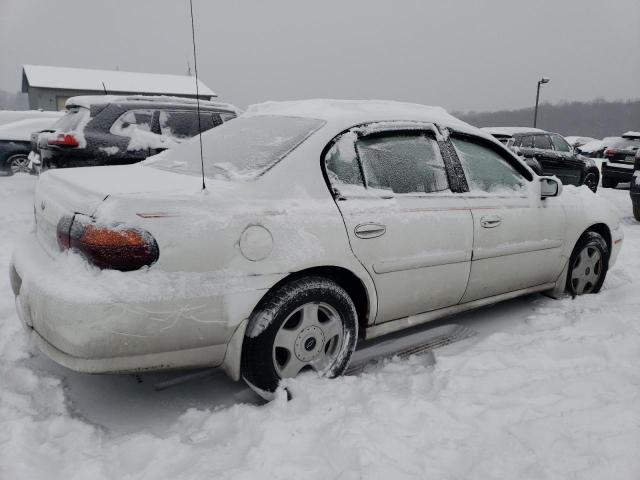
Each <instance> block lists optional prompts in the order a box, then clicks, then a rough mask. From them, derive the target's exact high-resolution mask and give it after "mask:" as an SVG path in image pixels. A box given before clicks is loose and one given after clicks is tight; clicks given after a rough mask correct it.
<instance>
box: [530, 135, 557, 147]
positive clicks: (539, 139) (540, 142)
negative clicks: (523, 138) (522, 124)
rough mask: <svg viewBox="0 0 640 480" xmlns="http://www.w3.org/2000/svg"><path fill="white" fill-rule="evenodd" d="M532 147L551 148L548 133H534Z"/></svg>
mask: <svg viewBox="0 0 640 480" xmlns="http://www.w3.org/2000/svg"><path fill="white" fill-rule="evenodd" d="M533 148H539V149H540V150H552V149H553V147H551V140H550V139H549V136H548V135H534V137H533Z"/></svg>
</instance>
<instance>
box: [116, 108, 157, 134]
mask: <svg viewBox="0 0 640 480" xmlns="http://www.w3.org/2000/svg"><path fill="white" fill-rule="evenodd" d="M152 121H153V110H129V111H128V112H126V113H124V114H122V115H121V116H120V118H118V119H117V120H116V121H115V122H114V123H113V125H112V126H111V130H110V131H111V133H113V134H115V135H125V136H131V132H132V131H133V130H142V131H144V132H150V131H151V122H152Z"/></svg>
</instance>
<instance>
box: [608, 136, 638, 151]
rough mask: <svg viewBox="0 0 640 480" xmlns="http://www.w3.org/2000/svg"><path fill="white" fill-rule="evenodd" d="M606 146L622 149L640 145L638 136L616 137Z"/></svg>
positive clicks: (635, 147)
mask: <svg viewBox="0 0 640 480" xmlns="http://www.w3.org/2000/svg"><path fill="white" fill-rule="evenodd" d="M608 146H609V147H613V148H620V149H623V150H635V149H637V148H638V147H640V138H617V139H615V140H614V141H612V142H611V143H609V144H608Z"/></svg>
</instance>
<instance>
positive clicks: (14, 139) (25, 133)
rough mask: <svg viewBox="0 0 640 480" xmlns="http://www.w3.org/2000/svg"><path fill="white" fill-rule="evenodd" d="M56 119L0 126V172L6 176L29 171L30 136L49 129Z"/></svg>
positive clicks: (23, 121)
mask: <svg viewBox="0 0 640 480" xmlns="http://www.w3.org/2000/svg"><path fill="white" fill-rule="evenodd" d="M55 122H56V117H54V116H49V117H41V118H29V119H24V120H17V121H15V122H11V123H6V124H4V125H0V172H2V173H4V174H6V175H13V174H14V173H20V172H24V173H26V172H28V171H29V159H28V156H29V151H30V149H31V146H30V145H31V143H30V142H31V134H32V133H33V132H39V131H41V130H45V129H47V128H50V127H51V125H53V123H55Z"/></svg>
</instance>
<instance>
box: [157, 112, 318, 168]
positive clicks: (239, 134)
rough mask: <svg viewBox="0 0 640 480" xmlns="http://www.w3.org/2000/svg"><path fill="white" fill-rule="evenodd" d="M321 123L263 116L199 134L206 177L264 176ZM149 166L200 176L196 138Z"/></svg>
mask: <svg viewBox="0 0 640 480" xmlns="http://www.w3.org/2000/svg"><path fill="white" fill-rule="evenodd" d="M322 125H324V121H322V120H317V119H314V118H301V117H284V116H277V115H264V116H255V117H240V118H237V119H235V120H233V121H232V122H228V123H224V124H223V125H221V126H219V127H216V128H214V129H212V130H209V131H207V132H204V133H203V134H202V150H203V153H204V172H205V175H206V176H209V177H215V176H223V177H226V178H229V179H233V178H239V177H242V178H247V179H250V178H255V177H257V176H258V175H260V174H261V173H263V172H265V171H266V170H268V169H269V168H271V167H272V166H273V165H275V164H276V163H277V162H278V161H280V160H281V159H282V158H284V157H285V156H286V155H287V154H288V153H289V152H291V151H292V150H293V149H294V148H296V147H297V146H298V145H300V144H301V143H302V142H303V141H304V140H305V139H306V138H307V137H309V136H310V135H311V134H312V133H314V132H315V131H316V130H318V129H319V128H320V127H321V126H322ZM145 165H149V166H152V167H156V168H161V169H163V170H171V171H174V172H178V173H187V174H194V175H200V173H201V168H202V167H201V165H200V144H199V140H198V137H197V136H196V137H194V138H192V139H191V140H189V141H187V142H185V143H183V144H181V145H178V146H176V147H175V148H172V149H171V150H167V151H165V152H163V153H161V154H160V155H156V156H154V157H150V158H149V159H148V160H147V161H145Z"/></svg>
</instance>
